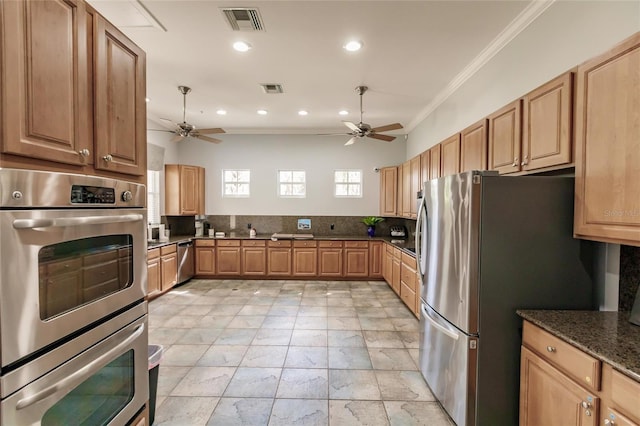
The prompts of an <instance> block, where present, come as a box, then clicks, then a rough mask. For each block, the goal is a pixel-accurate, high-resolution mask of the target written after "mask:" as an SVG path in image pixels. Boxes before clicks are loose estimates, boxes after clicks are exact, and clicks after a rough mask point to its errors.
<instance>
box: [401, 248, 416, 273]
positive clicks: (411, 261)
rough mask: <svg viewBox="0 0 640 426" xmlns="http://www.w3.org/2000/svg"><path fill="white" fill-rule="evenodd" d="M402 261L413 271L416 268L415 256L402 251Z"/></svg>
mask: <svg viewBox="0 0 640 426" xmlns="http://www.w3.org/2000/svg"><path fill="white" fill-rule="evenodd" d="M402 263H404V264H406V265H407V266H408V267H410V268H412V269H413V270H414V272H415V269H416V258H415V257H413V256H411V255H410V254H407V253H402Z"/></svg>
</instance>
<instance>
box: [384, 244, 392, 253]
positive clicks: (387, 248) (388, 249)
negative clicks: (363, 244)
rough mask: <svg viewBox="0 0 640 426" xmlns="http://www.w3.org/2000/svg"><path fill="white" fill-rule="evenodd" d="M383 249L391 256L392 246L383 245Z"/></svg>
mask: <svg viewBox="0 0 640 426" xmlns="http://www.w3.org/2000/svg"><path fill="white" fill-rule="evenodd" d="M384 249H385V250H386V252H387V253H389V254H393V246H392V245H391V244H389V243H385V245H384Z"/></svg>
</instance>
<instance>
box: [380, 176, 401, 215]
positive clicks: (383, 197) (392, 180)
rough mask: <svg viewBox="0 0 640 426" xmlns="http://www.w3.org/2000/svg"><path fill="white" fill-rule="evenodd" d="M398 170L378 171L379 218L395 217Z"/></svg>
mask: <svg viewBox="0 0 640 426" xmlns="http://www.w3.org/2000/svg"><path fill="white" fill-rule="evenodd" d="M397 191H398V168H397V167H383V168H382V169H380V216H387V217H388V216H395V215H396V212H397V206H398V204H397V203H398V199H397V198H398V197H397Z"/></svg>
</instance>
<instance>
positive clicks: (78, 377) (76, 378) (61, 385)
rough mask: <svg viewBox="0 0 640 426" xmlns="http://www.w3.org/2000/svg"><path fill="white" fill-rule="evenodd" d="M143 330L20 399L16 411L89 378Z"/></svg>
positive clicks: (138, 329) (142, 326)
mask: <svg viewBox="0 0 640 426" xmlns="http://www.w3.org/2000/svg"><path fill="white" fill-rule="evenodd" d="M144 328H145V327H144V324H140V325H138V326H137V327H136V329H135V330H134V331H133V333H131V335H130V336H129V337H127V338H126V339H124V340H123V341H122V342H120V343H118V344H117V345H116V346H115V347H114V348H112V349H110V350H109V351H107V352H105V353H104V354H102V355H100V356H99V357H98V358H96V359H94V360H93V361H91V362H90V363H88V364H87V365H85V366H84V367H82V368H80V369H79V370H77V371H75V372H74V373H73V374H71V375H69V376H67V377H65V378H64V379H62V380H60V381H59V382H58V383H56V384H54V385H51V386H49V387H47V388H45V389H43V390H41V391H40V392H38V393H36V394H34V395H31V396H29V397H27V398H23V399H21V400H20V401H18V403H17V404H16V410H22V409H23V408H27V407H29V406H31V405H33V404H35V403H37V402H40V401H42V400H43V399H45V398H47V397H49V396H51V395H53V394H55V393H57V392H59V391H61V390H63V389H65V388H67V387H71V386H73V385H75V384H76V383H77V384H80V383H82V382H83V381H84V380H86V379H87V378H89V377H91V376H92V375H93V374H94V373H96V372H97V371H98V370H99V369H100V368H102V367H103V364H104V363H105V362H107V361H109V359H110V358H112V357H113V356H114V355H118V354H119V353H120V352H121V351H122V350H123V349H124V348H126V347H127V346H129V345H130V344H131V343H132V342H133V341H134V340H136V339H137V338H138V337H140V335H142V333H143V332H144Z"/></svg>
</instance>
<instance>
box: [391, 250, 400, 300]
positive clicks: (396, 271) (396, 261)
mask: <svg viewBox="0 0 640 426" xmlns="http://www.w3.org/2000/svg"><path fill="white" fill-rule="evenodd" d="M392 253H393V254H392V257H391V282H390V284H391V288H392V289H393V291H395V292H396V294H397V295H400V265H401V263H402V261H401V260H400V249H398V248H395V247H394V249H393V252H392Z"/></svg>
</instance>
